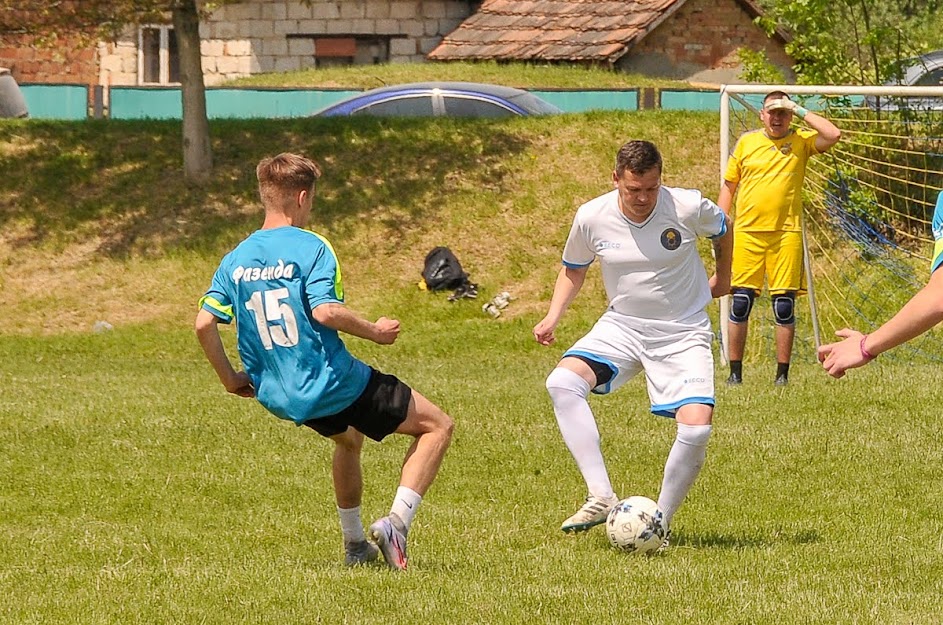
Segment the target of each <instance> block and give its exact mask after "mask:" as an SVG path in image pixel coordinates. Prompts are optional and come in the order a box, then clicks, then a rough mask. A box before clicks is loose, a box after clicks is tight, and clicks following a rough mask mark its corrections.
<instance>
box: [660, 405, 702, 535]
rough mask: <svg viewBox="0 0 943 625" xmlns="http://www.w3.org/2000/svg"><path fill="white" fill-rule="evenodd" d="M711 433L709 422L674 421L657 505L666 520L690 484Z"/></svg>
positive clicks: (699, 465) (678, 505)
mask: <svg viewBox="0 0 943 625" xmlns="http://www.w3.org/2000/svg"><path fill="white" fill-rule="evenodd" d="M710 435H711V426H709V425H685V424H683V423H679V424H678V434H677V436H676V438H675V442H674V445H672V446H671V451H670V452H669V453H668V460H667V462H665V477H664V480H663V481H662V483H661V494H660V495H659V496H658V507H659V508H661V511H662V512H663V513H664V514H665V522H666V523H670V522H671V518H672V517H673V516H674V514H675V512H677V511H678V508H679V507H681V502H682V501H684V498H685V496H686V495H687V494H688V491H689V490H691V486H692V485H693V484H694V480H695V479H696V478H697V474H698V473H700V472H701V467H703V466H704V459H705V458H706V457H707V440H708V439H709V438H710Z"/></svg>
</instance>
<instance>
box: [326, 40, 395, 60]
mask: <svg viewBox="0 0 943 625" xmlns="http://www.w3.org/2000/svg"><path fill="white" fill-rule="evenodd" d="M389 59H390V44H389V40H388V39H386V38H382V37H379V38H378V37H357V36H351V37H343V36H332V37H315V38H314V66H315V67H339V66H346V65H376V64H378V63H385V62H386V61H388V60H389Z"/></svg>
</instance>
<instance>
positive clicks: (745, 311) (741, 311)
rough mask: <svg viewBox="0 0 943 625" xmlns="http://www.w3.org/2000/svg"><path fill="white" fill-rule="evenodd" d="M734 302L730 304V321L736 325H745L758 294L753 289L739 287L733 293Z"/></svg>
mask: <svg viewBox="0 0 943 625" xmlns="http://www.w3.org/2000/svg"><path fill="white" fill-rule="evenodd" d="M732 297H733V302H732V303H731V304H730V320H731V321H733V322H734V323H744V322H745V321H746V320H747V319H749V318H750V311H751V310H753V300H754V299H756V293H755V292H754V291H753V289H744V288H741V287H737V288H735V289H733V292H732Z"/></svg>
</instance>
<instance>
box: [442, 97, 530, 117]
mask: <svg viewBox="0 0 943 625" xmlns="http://www.w3.org/2000/svg"><path fill="white" fill-rule="evenodd" d="M442 100H443V102H444V103H445V114H446V115H448V116H449V117H510V116H512V115H515V114H516V113H515V112H514V111H512V110H511V109H509V108H508V107H506V106H502V105H501V104H497V103H495V102H490V101H488V100H482V99H479V98H475V97H472V96H455V97H450V96H445V97H443V98H442Z"/></svg>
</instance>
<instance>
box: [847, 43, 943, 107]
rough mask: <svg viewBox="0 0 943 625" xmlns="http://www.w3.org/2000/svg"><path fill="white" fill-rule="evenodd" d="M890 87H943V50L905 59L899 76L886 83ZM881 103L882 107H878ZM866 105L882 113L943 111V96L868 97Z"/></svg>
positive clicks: (898, 73)
mask: <svg viewBox="0 0 943 625" xmlns="http://www.w3.org/2000/svg"><path fill="white" fill-rule="evenodd" d="M884 84H885V85H886V86H889V87H943V50H936V51H934V52H929V53H927V54H923V55H921V56H917V57H913V58H909V59H904V60H903V61H901V63H900V70H899V71H898V72H897V76H896V77H895V78H892V79H891V80H888V81H887V82H886V83H884ZM878 102H880V106H879V105H878ZM865 103H866V104H867V106H868V107H869V108H872V109H874V110H877V109H879V108H880V110H882V111H898V110H900V109H903V108H907V109H910V110H918V111H921V110H923V111H925V110H934V111H939V110H943V95H941V96H940V97H939V98H934V97H908V98H895V97H894V96H881V97H880V98H876V97H874V96H868V97H867V98H865Z"/></svg>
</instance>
